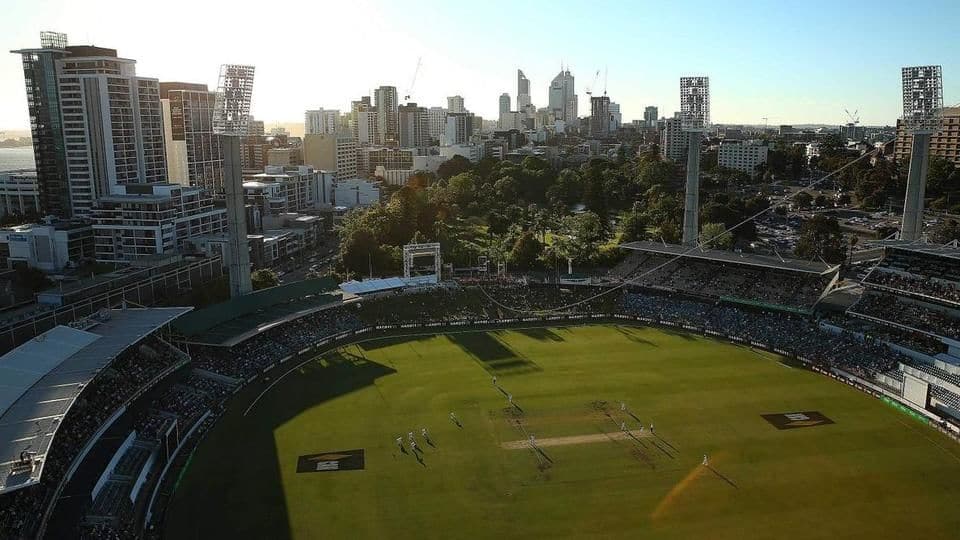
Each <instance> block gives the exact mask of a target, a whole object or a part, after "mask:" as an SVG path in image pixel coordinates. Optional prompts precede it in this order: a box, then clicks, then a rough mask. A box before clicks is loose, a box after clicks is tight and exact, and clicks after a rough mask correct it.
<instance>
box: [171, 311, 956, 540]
mask: <svg viewBox="0 0 960 540" xmlns="http://www.w3.org/2000/svg"><path fill="white" fill-rule="evenodd" d="M293 367H294V366H293V365H292V364H291V363H288V364H284V365H283V366H280V367H278V368H275V369H274V370H272V371H271V372H269V374H268V375H269V376H268V377H267V378H266V380H264V381H260V382H258V383H255V384H253V385H251V386H249V387H247V388H245V389H244V390H243V391H241V392H240V393H239V394H238V395H237V397H236V398H234V399H233V400H232V401H231V402H230V404H229V409H228V410H227V412H226V413H225V414H224V416H223V418H221V419H220V421H219V422H218V423H217V424H216V425H215V426H214V427H213V429H212V430H211V432H210V433H209V435H208V436H207V437H206V439H205V440H204V441H203V442H202V443H201V444H200V446H199V447H198V448H197V450H196V451H195V453H194V454H193V456H192V457H191V459H190V461H189V464H188V466H187V468H186V470H185V471H184V473H183V475H182V476H181V478H180V480H179V482H178V485H177V487H176V490H175V492H174V494H173V497H172V500H171V502H170V505H169V506H168V509H167V514H166V516H165V528H164V530H165V537H166V538H170V539H208V538H257V539H260V538H264V539H266V538H269V539H281V540H282V539H287V538H291V539H307V538H322V539H341V538H342V539H354V538H356V539H391V538H399V539H406V538H417V539H425V538H438V539H439V538H444V539H445V538H491V539H494V538H495V539H512V538H523V539H541V538H625V539H626V538H630V539H633V538H658V539H681V538H683V539H686V538H710V539H750V538H777V539H784V538H804V539H806V538H822V539H833V538H863V539H868V538H869V539H877V538H958V536H960V512H957V508H956V502H957V501H960V445H958V444H956V443H955V442H953V441H951V440H949V439H948V438H947V437H945V436H943V435H941V434H940V433H938V432H937V431H935V430H934V429H932V428H930V427H928V426H926V425H924V424H922V423H921V422H919V421H918V420H916V419H914V418H912V417H910V416H907V415H905V414H904V413H902V412H900V411H898V410H896V409H894V408H893V407H891V406H889V405H887V404H885V403H884V402H882V401H880V400H877V399H875V398H872V397H870V396H868V395H865V394H863V393H861V392H859V391H857V390H855V389H853V388H850V387H848V386H846V385H844V384H842V383H840V382H837V381H834V380H832V379H830V378H827V377H824V376H822V375H819V374H816V373H812V372H809V371H806V370H804V369H800V368H796V367H791V366H789V365H787V364H786V363H783V362H781V361H780V359H779V358H778V357H776V356H774V355H771V354H767V353H761V352H757V351H753V350H751V349H750V348H746V347H741V346H734V345H730V344H726V343H722V342H718V341H714V340H709V339H705V338H702V337H698V336H693V335H688V334H684V333H679V332H668V331H664V330H659V329H651V328H633V327H626V326H580V327H552V328H533V329H526V330H520V329H515V330H499V331H466V332H459V333H448V334H442V335H433V336H422V337H408V338H392V339H382V340H373V341H368V342H364V343H359V344H356V345H351V346H347V347H344V348H342V349H340V350H337V351H333V352H329V353H324V354H322V355H320V356H319V357H317V358H316V359H314V360H311V361H309V362H307V363H305V364H303V365H302V366H300V367H298V368H296V369H293V370H292V371H290V372H289V374H287V375H286V376H284V377H283V378H282V379H281V380H279V381H277V378H279V377H281V375H283V374H284V373H286V372H287V371H288V370H290V368H293ZM494 376H496V385H495V384H494V382H493V377H494ZM271 383H276V384H274V385H273V386H272V387H271V388H270V390H269V391H267V392H266V393H263V394H262V396H261V392H262V390H264V388H266V386H267V385H268V384H271ZM258 397H259V399H258ZM510 397H512V404H511V403H510V402H509V398H510ZM621 403H623V404H624V405H625V408H624V409H622V408H621ZM251 404H254V405H253V407H252V408H250V409H249V412H248V413H247V414H246V415H245V414H244V413H245V412H246V411H247V409H248V407H249V406H250V405H251ZM451 413H453V414H454V415H455V417H456V421H454V420H453V419H451ZM788 413H790V414H791V415H790V416H785V415H786V414H788ZM792 413H800V414H799V415H798V414H792ZM764 415H765V416H764ZM651 423H653V424H654V426H655V433H654V434H652V435H651V434H650V424H651ZM458 424H459V425H458ZM641 426H643V428H644V429H643V431H642V432H641V431H640V427H641ZM424 428H426V430H427V433H428V435H429V441H428V440H427V438H425V437H424V436H423V434H422V431H421V430H422V429H424ZM411 432H412V433H413V434H414V440H415V441H416V444H417V449H416V450H414V449H413V448H412V447H411V444H410V440H409V434H410V433H411ZM530 435H533V436H534V437H535V439H534V440H535V446H531V443H530ZM398 437H400V438H401V442H402V445H403V449H402V450H401V449H400V447H398V444H397V438H398ZM704 455H707V456H708V463H707V465H703V458H704ZM298 471H299V472H298Z"/></svg>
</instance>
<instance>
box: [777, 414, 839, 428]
mask: <svg viewBox="0 0 960 540" xmlns="http://www.w3.org/2000/svg"><path fill="white" fill-rule="evenodd" d="M760 416H762V417H763V419H764V420H766V421H767V422H770V424H772V425H773V427H775V428H777V429H794V428H803V427H813V426H824V425H827V424H832V423H833V420H831V419H829V418H827V417H826V416H824V415H823V414H821V413H820V412H818V411H803V412H788V413H776V414H761V415H760Z"/></svg>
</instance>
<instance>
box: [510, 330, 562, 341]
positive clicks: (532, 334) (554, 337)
mask: <svg viewBox="0 0 960 540" xmlns="http://www.w3.org/2000/svg"><path fill="white" fill-rule="evenodd" d="M514 332H516V333H518V334H522V335H524V336H527V337H528V338H533V339H536V340H538V341H558V342H559V341H563V336H561V335H560V334H558V333H556V332H554V331H553V330H551V329H549V328H520V329H517V330H514Z"/></svg>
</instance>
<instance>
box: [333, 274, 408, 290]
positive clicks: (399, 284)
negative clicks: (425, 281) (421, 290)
mask: <svg viewBox="0 0 960 540" xmlns="http://www.w3.org/2000/svg"><path fill="white" fill-rule="evenodd" d="M406 286H407V284H406V282H405V281H403V279H401V278H398V277H389V278H381V279H367V280H364V281H347V282H345V283H341V284H340V290H342V291H343V292H345V293H350V294H369V293H375V292H382V291H390V290H393V289H402V288H404V287H406Z"/></svg>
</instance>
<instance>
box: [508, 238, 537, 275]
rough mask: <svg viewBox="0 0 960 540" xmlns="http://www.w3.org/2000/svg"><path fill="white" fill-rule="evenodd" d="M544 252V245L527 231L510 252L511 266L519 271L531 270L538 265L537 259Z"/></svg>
mask: <svg viewBox="0 0 960 540" xmlns="http://www.w3.org/2000/svg"><path fill="white" fill-rule="evenodd" d="M542 252H543V245H542V244H541V243H540V241H539V240H537V238H536V237H535V236H534V235H533V233H531V232H529V231H527V232H525V233H523V234H522V235H520V238H517V241H516V242H514V244H513V249H512V250H510V264H512V265H513V266H514V267H515V268H517V269H518V270H530V269H531V268H533V267H534V265H536V263H537V259H538V258H539V257H540V255H541V253H542Z"/></svg>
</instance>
